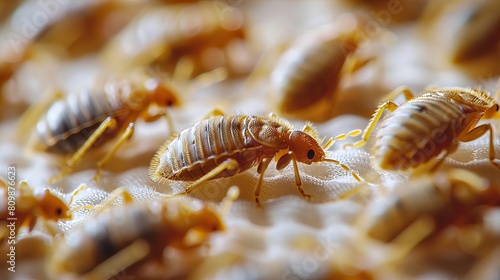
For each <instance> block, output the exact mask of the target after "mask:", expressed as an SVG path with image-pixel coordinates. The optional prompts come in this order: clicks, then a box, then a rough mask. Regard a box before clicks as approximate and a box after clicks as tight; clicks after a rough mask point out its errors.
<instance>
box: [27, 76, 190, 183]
mask: <svg viewBox="0 0 500 280" xmlns="http://www.w3.org/2000/svg"><path fill="white" fill-rule="evenodd" d="M135 78H136V76H134V77H133V79H130V80H110V81H108V82H106V83H105V84H104V85H103V86H102V87H99V88H97V89H87V90H81V91H78V92H73V93H70V94H68V95H67V96H66V97H64V98H63V99H61V100H58V101H56V102H55V103H53V104H52V105H51V106H50V107H49V109H48V110H47V111H46V113H45V115H43V116H42V117H41V118H40V119H39V120H38V123H37V125H36V131H35V137H34V138H33V139H34V140H32V142H33V143H34V144H33V146H34V148H35V149H36V150H39V151H46V152H49V153H53V154H72V157H71V158H70V159H68V160H67V162H66V164H67V167H66V168H65V169H63V170H62V171H61V173H60V174H59V175H57V176H56V177H53V178H51V180H60V179H61V178H62V177H63V176H64V175H65V174H67V173H69V172H71V171H72V170H73V168H74V167H75V166H76V164H77V163H78V162H79V161H80V160H81V159H82V157H83V156H84V155H85V153H87V152H88V151H89V150H90V149H91V148H95V147H97V146H99V145H102V144H104V143H106V142H108V141H109V140H111V139H112V138H115V137H116V136H117V135H119V136H120V137H119V139H118V140H117V141H116V142H115V143H114V145H113V147H111V148H110V150H109V151H108V152H107V154H106V155H104V157H103V158H102V160H101V161H99V162H98V163H97V166H98V170H97V173H96V177H95V179H96V180H97V179H99V175H100V172H101V169H102V168H103V166H104V165H105V164H106V162H107V161H108V160H109V159H110V158H111V157H112V156H113V155H114V154H115V153H116V151H117V150H118V149H119V148H120V146H121V145H123V144H124V143H125V141H126V140H127V139H128V138H130V137H131V136H132V134H133V133H134V125H135V121H136V120H137V118H139V117H140V118H142V119H143V120H144V121H146V122H153V121H156V120H158V119H159V118H160V117H162V116H164V117H167V119H168V121H169V124H170V127H171V128H172V121H171V120H170V118H168V115H167V111H166V108H167V107H169V106H176V105H179V103H180V101H179V99H178V98H177V95H176V94H175V92H174V90H173V88H171V87H170V86H169V85H168V84H167V83H165V82H162V81H160V80H159V79H157V78H151V77H143V76H140V78H139V76H137V78H138V79H137V80H135ZM153 106H156V107H157V110H156V111H152V110H151V109H152V108H154V107H153ZM28 119H29V117H28Z"/></svg>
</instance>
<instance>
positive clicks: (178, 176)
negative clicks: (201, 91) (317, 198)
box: [150, 116, 325, 181]
mask: <svg viewBox="0 0 500 280" xmlns="http://www.w3.org/2000/svg"><path fill="white" fill-rule="evenodd" d="M295 141H304V142H301V143H299V142H295ZM300 144H309V145H310V146H308V147H301V146H300ZM314 144H315V145H314ZM305 149H307V150H309V149H314V151H316V152H315V156H314V158H313V159H307V155H304V154H301V153H300V152H304V151H305ZM281 150H290V151H295V152H298V155H297V160H298V161H299V162H303V163H307V164H311V163H312V162H314V161H320V160H321V159H322V158H324V156H325V154H324V152H323V150H322V149H321V147H320V146H319V145H318V144H317V143H316V141H315V140H314V139H313V138H312V137H311V136H309V135H307V134H306V133H304V132H301V131H294V130H293V129H292V127H291V126H289V125H287V124H285V123H280V122H277V121H274V120H271V119H267V118H261V117H254V116H228V117H216V118H211V119H207V120H204V121H201V122H198V123H197V124H195V125H194V126H193V127H192V128H190V129H187V130H184V131H182V132H181V133H180V135H179V136H178V137H177V138H175V139H173V140H172V141H170V142H166V143H165V144H164V145H163V146H162V147H161V148H160V149H159V151H158V153H157V155H156V156H155V158H154V159H153V161H152V163H151V169H150V171H151V177H152V178H153V180H156V181H158V180H160V181H161V180H163V179H168V180H182V181H194V180H197V179H199V178H201V177H202V176H203V175H205V174H206V173H208V172H209V171H210V170H212V169H214V168H215V167H216V166H217V165H219V164H221V163H222V162H224V161H225V160H227V159H228V158H233V159H235V160H236V161H237V162H238V163H239V168H238V169H237V170H225V171H224V172H222V173H220V174H218V175H217V176H216V177H214V178H220V177H230V176H233V175H235V174H237V173H240V172H243V171H246V170H248V169H249V168H251V167H253V166H255V165H257V164H259V163H260V162H261V161H262V158H264V157H270V158H272V157H274V156H275V155H276V154H277V153H278V152H279V151H281ZM306 152H307V151H306Z"/></svg>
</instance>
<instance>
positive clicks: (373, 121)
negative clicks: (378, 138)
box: [344, 101, 398, 148]
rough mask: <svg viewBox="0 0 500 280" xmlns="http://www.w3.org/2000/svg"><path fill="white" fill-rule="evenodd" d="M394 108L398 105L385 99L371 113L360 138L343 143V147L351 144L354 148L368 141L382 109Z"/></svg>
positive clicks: (382, 111)
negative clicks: (349, 142) (372, 113)
mask: <svg viewBox="0 0 500 280" xmlns="http://www.w3.org/2000/svg"><path fill="white" fill-rule="evenodd" d="M396 108H398V105H396V104H394V103H393V102H391V101H387V102H385V103H383V104H382V105H380V106H379V107H378V109H377V110H376V111H375V114H374V115H373V117H372V119H371V120H370V122H369V123H368V126H367V127H366V129H365V131H364V132H363V136H362V140H360V141H357V142H356V143H354V144H347V145H344V148H346V147H350V146H353V147H355V148H358V147H362V146H364V145H365V144H366V142H367V141H368V139H369V138H370V135H371V134H372V132H373V129H374V128H375V125H377V123H378V121H379V120H380V118H381V117H382V113H384V110H385V109H387V110H389V111H391V112H392V111H394V110H396Z"/></svg>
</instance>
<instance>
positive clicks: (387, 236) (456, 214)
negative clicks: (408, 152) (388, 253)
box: [359, 169, 500, 242]
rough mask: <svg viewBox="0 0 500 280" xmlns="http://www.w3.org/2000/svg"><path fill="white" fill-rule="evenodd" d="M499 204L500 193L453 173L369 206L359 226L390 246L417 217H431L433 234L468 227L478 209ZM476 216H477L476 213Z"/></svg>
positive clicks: (425, 179)
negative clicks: (452, 226) (450, 228)
mask: <svg viewBox="0 0 500 280" xmlns="http://www.w3.org/2000/svg"><path fill="white" fill-rule="evenodd" d="M499 202H500V190H498V189H495V188H494V187H493V186H491V185H490V184H489V183H488V181H487V180H486V179H484V178H481V177H480V176H478V175H476V174H475V173H472V172H469V171H466V170H462V169H452V170H450V171H448V172H438V173H435V174H430V175H427V174H426V175H423V176H421V177H417V178H414V179H413V180H410V182H409V183H408V184H407V185H405V186H399V187H398V188H396V189H395V190H394V191H393V192H391V193H389V194H388V195H387V196H385V197H382V198H380V199H378V200H375V201H374V202H373V203H372V204H370V205H369V206H368V207H367V209H366V211H365V212H364V214H363V215H362V216H361V218H360V220H359V226H360V227H362V228H363V229H364V231H365V232H366V234H368V235H369V236H370V237H372V238H375V239H377V240H380V241H383V242H389V241H391V240H392V239H394V238H395V237H396V236H397V235H398V234H400V233H401V232H402V231H403V230H404V229H405V228H407V227H408V226H409V225H410V224H412V223H413V222H415V221H416V220H417V219H418V218H420V217H432V219H433V221H434V224H435V226H434V228H435V231H437V230H439V229H443V228H445V227H446V226H449V225H450V224H455V225H458V226H460V225H464V224H466V223H471V222H473V221H474V219H476V222H478V221H477V219H478V216H477V215H476V216H475V215H471V213H472V212H473V211H472V209H474V208H475V207H477V206H494V205H498V203H499ZM476 214H478V213H476Z"/></svg>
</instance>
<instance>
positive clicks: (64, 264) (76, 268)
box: [47, 188, 239, 279]
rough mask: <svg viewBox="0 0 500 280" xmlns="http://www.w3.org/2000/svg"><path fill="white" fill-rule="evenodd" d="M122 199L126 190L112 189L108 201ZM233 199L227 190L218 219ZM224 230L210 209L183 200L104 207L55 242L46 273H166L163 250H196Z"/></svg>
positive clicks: (100, 276) (231, 191) (92, 276)
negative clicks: (160, 268)
mask: <svg viewBox="0 0 500 280" xmlns="http://www.w3.org/2000/svg"><path fill="white" fill-rule="evenodd" d="M124 193H125V194H126V195H128V196H130V194H129V193H128V192H127V191H126V190H121V189H116V190H115V191H114V193H112V194H111V195H110V201H111V200H113V199H114V198H116V197H118V196H120V195H123V194H124ZM238 193H239V192H238V189H237V188H234V189H231V188H230V189H229V191H228V193H227V196H226V199H225V200H224V201H223V203H222V207H221V213H223V212H224V211H227V209H228V208H229V207H230V203H231V202H232V201H233V200H235V199H236V198H237V197H238ZM224 229H225V227H224V222H223V220H222V217H221V215H220V214H219V211H217V210H216V209H215V207H214V206H213V205H210V204H208V203H205V202H203V201H199V200H197V199H193V198H188V197H183V198H172V197H164V198H160V199H157V200H151V201H149V202H140V201H129V202H128V203H125V204H123V205H118V206H111V205H110V206H104V208H103V209H100V211H98V212H97V214H96V215H95V216H94V217H91V218H89V220H88V221H86V222H85V223H84V224H83V225H81V226H79V227H76V228H74V229H73V230H71V231H70V232H68V233H66V236H65V237H64V238H63V239H62V240H59V242H58V243H57V244H56V247H55V248H54V253H53V254H51V256H50V259H49V260H48V264H47V273H48V274H49V275H50V276H51V277H56V278H60V277H71V276H73V277H76V276H82V277H84V278H85V277H86V278H85V279H109V278H110V277H113V275H114V274H118V273H119V272H120V271H122V270H124V269H128V268H129V267H130V266H134V265H135V266H138V265H139V264H140V263H142V264H146V265H147V264H148V261H149V262H156V263H158V264H162V262H163V263H165V262H166V266H167V267H168V266H169V264H168V260H165V255H164V251H165V250H166V249H167V247H171V248H175V249H178V250H186V251H188V250H190V249H196V248H199V247H200V246H201V245H203V244H204V243H205V242H206V241H207V240H208V239H209V238H210V235H211V234H212V233H214V232H219V231H223V230H224ZM130 270H131V269H128V272H129V273H131V271H130ZM144 273H147V272H144Z"/></svg>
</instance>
